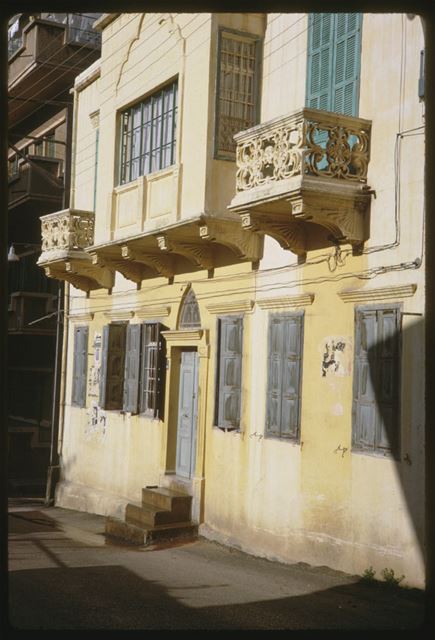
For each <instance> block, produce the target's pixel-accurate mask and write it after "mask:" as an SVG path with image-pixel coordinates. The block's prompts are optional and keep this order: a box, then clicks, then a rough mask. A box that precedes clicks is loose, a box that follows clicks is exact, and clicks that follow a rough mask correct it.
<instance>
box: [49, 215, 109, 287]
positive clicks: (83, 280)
mask: <svg viewBox="0 0 435 640" xmlns="http://www.w3.org/2000/svg"><path fill="white" fill-rule="evenodd" d="M41 231H42V253H41V255H40V257H39V260H38V265H39V266H41V267H44V269H45V273H46V275H47V276H48V277H50V278H57V279H59V280H67V281H68V282H71V284H73V285H74V286H75V287H77V288H78V289H82V290H83V291H90V290H91V289H98V288H101V287H105V288H108V289H110V288H111V287H112V286H113V281H114V277H113V273H112V272H111V271H110V270H108V269H104V268H102V267H99V266H96V265H94V264H93V263H92V259H91V257H90V256H89V254H87V253H86V252H85V249H86V248H87V247H89V246H90V245H92V244H93V241H94V213H93V212H92V211H77V210H75V209H65V210H63V211H57V212H56V213H50V214H49V215H46V216H42V217H41Z"/></svg>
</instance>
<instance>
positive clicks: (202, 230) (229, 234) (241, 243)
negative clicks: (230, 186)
mask: <svg viewBox="0 0 435 640" xmlns="http://www.w3.org/2000/svg"><path fill="white" fill-rule="evenodd" d="M199 237H200V238H201V240H203V241H204V242H210V243H213V244H216V245H222V246H224V247H227V248H228V249H230V250H231V251H232V252H233V254H234V255H235V257H236V258H237V259H238V260H249V261H251V262H257V261H258V260H260V259H261V257H262V255H263V242H262V238H261V237H260V236H259V235H258V234H256V233H254V232H247V231H245V230H243V229H240V224H239V221H238V220H218V219H215V220H213V219H210V218H209V219H207V220H205V221H204V224H201V225H200V226H199Z"/></svg>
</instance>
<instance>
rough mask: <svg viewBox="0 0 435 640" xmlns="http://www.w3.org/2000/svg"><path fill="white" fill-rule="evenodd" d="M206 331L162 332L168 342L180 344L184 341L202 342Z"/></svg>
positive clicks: (177, 330) (181, 330)
mask: <svg viewBox="0 0 435 640" xmlns="http://www.w3.org/2000/svg"><path fill="white" fill-rule="evenodd" d="M203 334H204V329H174V330H170V331H162V335H163V336H165V339H166V342H180V341H183V340H201V338H202V336H203Z"/></svg>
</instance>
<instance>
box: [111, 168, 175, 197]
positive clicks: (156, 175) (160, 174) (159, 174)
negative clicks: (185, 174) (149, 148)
mask: <svg viewBox="0 0 435 640" xmlns="http://www.w3.org/2000/svg"><path fill="white" fill-rule="evenodd" d="M178 170H179V165H177V164H171V165H170V166H169V167H165V168H164V169H159V170H158V171H152V172H151V173H146V174H145V175H142V176H138V177H137V178H135V179H134V180H130V181H129V182H123V183H122V184H118V185H116V186H115V187H114V192H115V193H116V194H118V193H123V192H124V191H128V190H129V189H134V188H135V187H138V186H139V185H141V184H143V183H146V182H153V181H155V180H160V179H161V178H165V177H166V176H169V175H172V174H174V173H176V172H177V171H178Z"/></svg>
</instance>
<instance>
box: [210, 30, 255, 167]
mask: <svg viewBox="0 0 435 640" xmlns="http://www.w3.org/2000/svg"><path fill="white" fill-rule="evenodd" d="M260 45H261V41H260V39H259V38H258V37H256V36H251V35H248V34H246V35H245V34H241V33H233V32H231V31H224V30H221V31H220V32H219V49H218V65H219V66H218V80H217V83H218V86H217V105H216V141H215V154H216V156H217V157H228V158H231V159H234V153H235V150H236V144H235V142H234V139H233V136H234V135H235V134H236V133H238V132H239V131H243V129H248V128H249V127H252V126H254V125H255V124H257V123H258V117H259V105H258V104H257V101H258V95H259V75H260V51H261V49H260Z"/></svg>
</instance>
